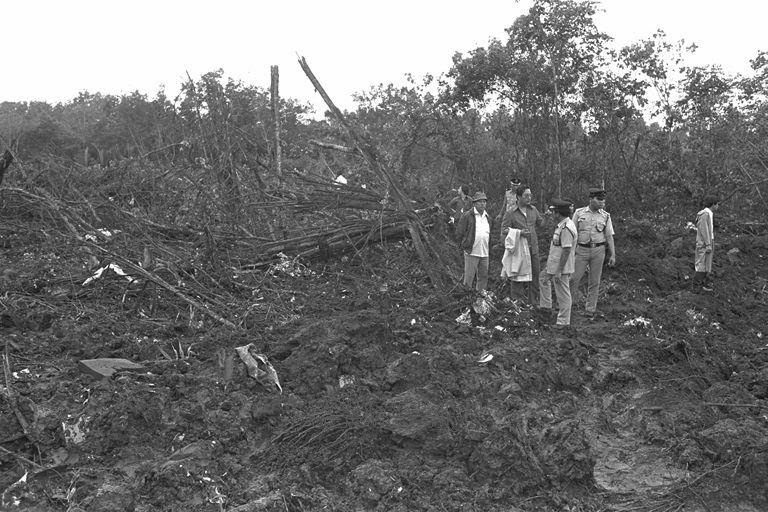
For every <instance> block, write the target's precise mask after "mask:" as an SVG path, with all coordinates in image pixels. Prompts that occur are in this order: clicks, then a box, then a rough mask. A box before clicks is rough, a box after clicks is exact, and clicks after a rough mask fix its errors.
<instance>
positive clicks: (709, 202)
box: [702, 196, 720, 208]
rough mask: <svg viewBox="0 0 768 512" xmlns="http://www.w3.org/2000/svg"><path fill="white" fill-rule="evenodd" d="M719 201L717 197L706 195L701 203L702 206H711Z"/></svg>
mask: <svg viewBox="0 0 768 512" xmlns="http://www.w3.org/2000/svg"><path fill="white" fill-rule="evenodd" d="M719 202H720V200H719V199H718V198H717V197H715V196H707V197H705V198H704V201H703V202H702V204H703V205H704V208H711V207H712V206H714V205H716V204H717V203H719Z"/></svg>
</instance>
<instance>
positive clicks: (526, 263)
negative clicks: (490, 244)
mask: <svg viewBox="0 0 768 512" xmlns="http://www.w3.org/2000/svg"><path fill="white" fill-rule="evenodd" d="M501 277H502V279H507V280H508V281H509V288H510V290H509V293H510V298H514V296H513V289H514V284H513V283H522V282H529V281H531V279H533V276H532V275H531V253H530V250H529V249H528V240H527V239H526V238H525V237H523V236H522V231H520V230H519V229H509V230H508V232H507V236H506V238H504V256H503V257H502V258H501Z"/></svg>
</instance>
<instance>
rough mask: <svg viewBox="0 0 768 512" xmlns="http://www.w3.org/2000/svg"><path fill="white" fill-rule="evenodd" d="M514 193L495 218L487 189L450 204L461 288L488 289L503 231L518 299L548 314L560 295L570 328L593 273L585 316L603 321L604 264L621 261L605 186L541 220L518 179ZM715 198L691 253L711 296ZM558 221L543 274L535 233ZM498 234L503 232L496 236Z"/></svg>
mask: <svg viewBox="0 0 768 512" xmlns="http://www.w3.org/2000/svg"><path fill="white" fill-rule="evenodd" d="M510 184H511V186H510V188H509V189H508V190H507V191H506V192H505V194H504V200H503V203H502V206H501V209H500V210H499V213H498V215H497V216H496V217H495V218H494V219H491V218H490V217H489V215H488V212H487V210H486V206H487V202H488V198H487V197H486V195H485V194H484V193H483V192H476V193H475V194H474V195H473V196H472V197H469V190H468V188H467V187H466V185H464V186H462V187H461V188H460V189H459V190H458V193H457V196H456V197H455V198H454V199H453V200H452V201H451V202H450V203H449V210H450V212H451V214H452V218H451V222H452V223H454V224H455V227H454V230H455V237H456V240H457V241H458V243H459V246H460V247H461V249H462V251H463V252H464V285H466V286H467V287H470V288H471V287H472V285H473V284H474V285H475V288H476V289H477V290H478V291H480V292H482V291H485V289H486V287H487V286H488V267H489V265H488V260H489V255H490V249H491V236H492V235H493V234H494V233H496V232H498V233H499V234H500V237H501V238H500V241H501V243H502V244H503V246H504V249H505V250H504V256H503V258H502V260H501V264H502V270H501V277H502V278H505V279H507V280H508V281H509V283H510V295H511V296H512V297H513V298H518V297H519V298H523V297H525V298H527V300H528V301H529V303H530V304H532V305H535V306H538V307H539V308H540V309H541V310H543V311H552V288H554V290H555V296H556V298H557V306H558V311H557V321H556V324H555V325H557V326H561V327H565V326H568V325H570V323H571V306H572V304H573V301H574V300H575V301H576V302H579V301H580V300H581V293H580V290H579V285H580V284H581V281H582V279H583V278H584V274H585V273H587V272H589V277H588V285H587V300H586V308H585V314H586V316H588V317H596V316H602V313H600V312H599V311H598V309H597V299H598V293H599V290H600V281H601V278H602V274H603V266H604V264H605V261H606V259H607V261H608V265H609V266H611V267H612V266H614V265H615V264H616V247H615V245H614V240H613V235H614V231H613V223H612V222H611V215H610V214H609V213H608V212H607V211H605V198H606V193H605V190H604V189H603V188H590V189H589V204H588V205H587V206H584V207H582V208H578V209H576V210H574V205H573V202H572V201H570V200H569V199H562V198H558V199H555V200H553V201H552V204H551V205H550V206H549V208H548V211H547V212H546V213H545V214H544V215H542V214H541V213H540V212H539V210H538V209H537V208H536V207H535V206H534V205H533V204H531V201H532V199H533V196H532V194H531V189H530V187H528V186H527V185H523V184H522V183H521V181H520V180H519V179H517V178H512V179H511V180H510ZM718 202H719V201H718V199H717V198H716V197H714V196H709V197H707V198H705V199H704V201H703V209H702V210H701V211H699V212H698V214H697V215H696V224H695V226H696V232H697V235H696V248H695V254H694V268H695V274H694V278H693V285H694V287H700V288H701V289H702V290H704V291H712V279H711V275H712V256H713V253H714V252H713V250H714V229H713V227H714V223H713V217H714V213H713V211H714V210H715V209H716V208H717V206H718ZM550 216H554V220H555V227H554V230H553V233H552V238H551V241H550V244H549V253H548V255H547V259H546V265H545V267H544V268H543V269H540V268H539V267H540V258H539V242H538V235H537V229H541V228H542V227H543V226H544V225H545V224H546V223H547V218H549V217H550ZM496 229H498V231H495V230H496Z"/></svg>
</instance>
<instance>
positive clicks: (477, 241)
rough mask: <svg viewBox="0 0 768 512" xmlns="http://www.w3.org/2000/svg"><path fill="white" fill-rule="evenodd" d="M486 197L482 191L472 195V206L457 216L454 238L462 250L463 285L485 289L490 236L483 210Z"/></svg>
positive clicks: (488, 221) (489, 228) (480, 290)
mask: <svg viewBox="0 0 768 512" xmlns="http://www.w3.org/2000/svg"><path fill="white" fill-rule="evenodd" d="M487 202H488V198H487V197H486V195H485V194H483V193H482V192H475V195H474V196H473V197H472V204H473V207H472V209H471V210H469V211H467V212H464V213H463V214H462V215H461V217H459V222H458V223H457V224H456V238H457V240H458V241H459V247H461V250H462V251H463V252H464V285H465V286H467V287H468V288H471V287H472V283H473V282H474V281H475V278H477V284H476V286H475V289H476V290H477V291H478V292H483V291H485V289H486V287H487V286H488V251H489V241H490V237H491V222H490V219H489V217H488V212H487V211H486V210H485V207H486V204H487Z"/></svg>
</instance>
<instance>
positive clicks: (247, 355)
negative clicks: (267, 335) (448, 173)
mask: <svg viewBox="0 0 768 512" xmlns="http://www.w3.org/2000/svg"><path fill="white" fill-rule="evenodd" d="M251 348H253V343H249V344H247V345H243V346H242V347H237V348H235V351H236V352H237V355H238V356H240V359H241V360H242V361H243V363H244V364H245V366H246V368H247V369H248V375H250V376H251V377H253V378H254V379H256V380H257V381H258V382H259V383H260V384H261V385H262V386H264V387H265V388H267V389H269V390H272V389H277V390H278V391H279V392H280V393H282V392H283V388H282V386H280V379H278V378H277V372H276V371H275V368H274V367H273V366H272V363H270V362H269V359H267V356H265V355H264V354H258V353H256V352H254V351H252V350H251Z"/></svg>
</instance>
